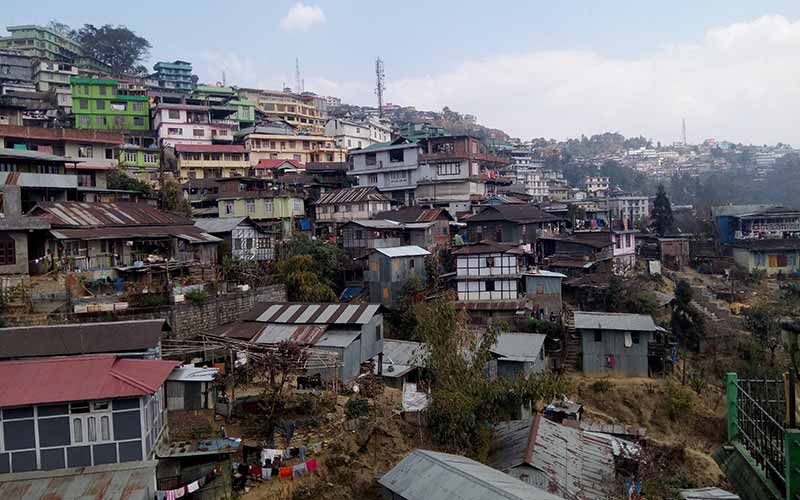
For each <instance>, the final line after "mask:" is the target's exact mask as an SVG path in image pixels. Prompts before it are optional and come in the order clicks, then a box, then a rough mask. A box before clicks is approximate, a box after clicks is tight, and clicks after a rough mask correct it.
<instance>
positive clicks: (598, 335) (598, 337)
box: [594, 330, 603, 342]
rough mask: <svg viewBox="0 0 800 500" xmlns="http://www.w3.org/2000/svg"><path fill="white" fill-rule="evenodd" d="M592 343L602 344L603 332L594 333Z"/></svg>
mask: <svg viewBox="0 0 800 500" xmlns="http://www.w3.org/2000/svg"><path fill="white" fill-rule="evenodd" d="M594 341H595V342H602V341H603V332H602V331H601V330H595V331H594Z"/></svg>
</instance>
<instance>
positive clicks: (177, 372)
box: [167, 366, 219, 382]
mask: <svg viewBox="0 0 800 500" xmlns="http://www.w3.org/2000/svg"><path fill="white" fill-rule="evenodd" d="M218 373H219V369H217V368H203V367H198V366H179V367H177V368H175V369H174V370H172V373H170V374H169V377H167V380H172V381H174V382H211V381H213V380H214V378H216V376H217V374H218Z"/></svg>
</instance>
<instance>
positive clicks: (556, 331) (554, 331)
mask: <svg viewBox="0 0 800 500" xmlns="http://www.w3.org/2000/svg"><path fill="white" fill-rule="evenodd" d="M528 331H529V332H530V333H542V334H544V335H548V336H551V337H557V336H559V335H560V334H561V325H559V324H558V323H551V322H550V321H542V320H538V319H536V318H531V319H529V320H528Z"/></svg>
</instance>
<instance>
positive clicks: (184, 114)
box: [153, 103, 239, 146]
mask: <svg viewBox="0 0 800 500" xmlns="http://www.w3.org/2000/svg"><path fill="white" fill-rule="evenodd" d="M235 113H236V109H235V108H233V107H230V106H206V105H198V104H170V103H160V104H157V105H156V108H155V112H154V118H153V129H154V130H155V131H156V134H157V136H158V140H159V143H160V144H162V145H168V146H175V145H176V144H212V143H222V144H226V143H227V144H230V143H232V142H233V135H234V132H235V131H236V130H237V129H238V126H239V125H238V122H237V121H236V120H235V119H234V115H235Z"/></svg>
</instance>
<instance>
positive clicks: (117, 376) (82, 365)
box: [0, 355, 180, 408]
mask: <svg viewBox="0 0 800 500" xmlns="http://www.w3.org/2000/svg"><path fill="white" fill-rule="evenodd" d="M179 364H180V363H178V362H177V361H162V360H144V359H122V358H119V357H117V356H114V355H102V356H70V357H64V358H44V359H30V360H21V361H5V362H2V363H0V380H2V381H3V384H1V385H0V407H2V408H6V407H9V406H18V405H30V404H42V403H61V402H66V401H83V400H94V399H107V398H122V397H130V396H144V395H145V394H154V393H155V392H156V391H158V388H159V387H161V385H162V384H163V383H164V381H165V380H167V377H168V376H169V374H170V373H172V370H173V368H175V367H176V366H178V365H179Z"/></svg>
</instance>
